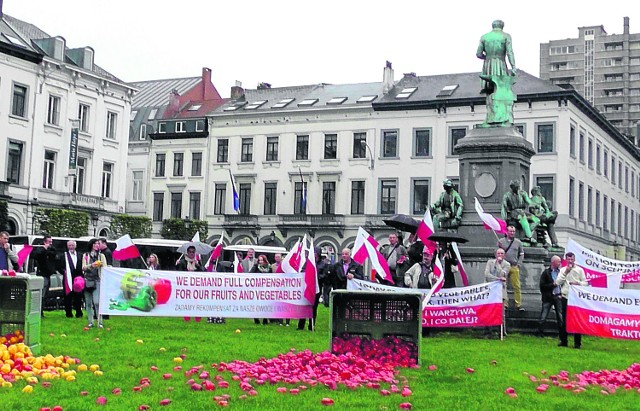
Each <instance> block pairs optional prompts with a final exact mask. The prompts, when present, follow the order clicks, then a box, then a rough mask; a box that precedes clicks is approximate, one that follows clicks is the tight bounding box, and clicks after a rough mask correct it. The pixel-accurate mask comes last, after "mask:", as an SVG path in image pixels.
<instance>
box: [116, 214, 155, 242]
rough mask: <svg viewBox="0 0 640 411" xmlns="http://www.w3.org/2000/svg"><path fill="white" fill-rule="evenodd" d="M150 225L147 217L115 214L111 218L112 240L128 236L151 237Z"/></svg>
mask: <svg viewBox="0 0 640 411" xmlns="http://www.w3.org/2000/svg"><path fill="white" fill-rule="evenodd" d="M151 231H152V223H151V219H150V218H149V217H145V216H132V215H128V214H116V215H114V216H113V217H111V235H112V236H113V238H118V237H122V236H123V235H125V234H129V236H131V238H149V237H151Z"/></svg>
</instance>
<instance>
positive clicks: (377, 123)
mask: <svg viewBox="0 0 640 411" xmlns="http://www.w3.org/2000/svg"><path fill="white" fill-rule="evenodd" d="M479 81H480V80H479V78H478V73H461V74H448V75H440V76H417V75H415V74H414V73H409V74H405V75H404V77H403V78H402V79H400V80H399V81H395V80H394V74H393V70H392V68H391V65H390V64H389V65H388V66H387V67H385V69H384V74H383V81H382V82H377V83H362V84H341V85H331V84H323V83H321V84H316V85H306V86H296V87H283V88H270V87H261V88H258V89H255V90H253V89H251V90H242V89H241V88H240V87H236V88H235V90H234V92H233V93H232V99H231V100H230V101H228V102H226V103H225V104H223V105H221V106H220V107H218V108H217V109H215V110H213V111H212V112H211V113H209V115H208V122H209V135H208V137H207V138H202V139H196V138H179V139H169V140H162V145H158V146H156V142H159V141H156V140H155V139H154V141H153V144H152V157H151V159H150V166H151V174H152V176H153V175H157V176H158V177H152V180H154V179H156V178H157V179H158V180H157V181H161V183H160V184H156V182H154V181H152V183H151V184H152V187H153V188H152V190H151V191H152V192H151V193H150V195H149V199H148V200H149V201H150V202H153V207H152V209H151V210H150V214H151V213H153V218H154V220H155V221H157V222H159V221H161V220H162V219H164V218H168V217H169V216H175V217H178V216H182V217H185V216H189V217H191V216H192V214H193V212H192V211H191V210H190V208H192V205H191V204H192V202H191V201H189V202H187V201H184V198H185V197H186V196H187V194H186V193H189V194H188V196H189V197H190V196H191V193H192V192H197V193H200V198H199V202H198V204H200V206H201V210H200V212H201V215H202V216H203V217H204V218H205V219H206V220H207V221H208V222H209V233H210V235H211V237H210V238H209V240H212V239H215V238H217V237H218V236H219V233H220V232H222V231H223V230H224V232H225V237H226V238H227V240H228V241H229V242H230V243H232V244H237V243H254V244H255V243H259V244H263V245H284V246H285V247H290V246H291V245H292V243H293V242H295V241H296V240H297V238H299V237H300V236H302V235H304V234H305V233H309V234H311V235H312V236H313V237H314V238H315V241H316V244H318V245H321V246H322V247H323V248H324V250H325V252H328V253H329V254H331V253H336V252H339V250H340V249H341V248H344V247H351V246H352V245H353V243H354V239H355V235H356V232H357V229H358V227H359V226H363V227H365V228H367V229H368V230H369V231H371V232H372V233H373V234H374V235H375V236H376V238H378V239H379V240H381V242H382V243H384V242H385V241H386V237H387V235H388V234H389V233H390V232H391V230H390V229H389V228H388V227H387V226H386V225H385V224H384V222H383V220H384V219H385V218H386V217H388V216H390V215H392V214H396V213H402V214H409V215H412V216H414V217H415V218H418V219H419V218H421V217H422V215H423V214H424V211H425V207H427V206H428V205H429V204H431V203H433V202H434V201H435V200H436V199H437V197H438V195H439V194H440V192H441V191H442V188H441V183H442V181H443V180H444V179H451V180H453V181H454V183H455V184H456V185H458V184H459V183H458V182H459V176H458V173H459V165H458V158H457V156H456V154H455V150H454V147H455V145H456V144H457V142H458V141H459V140H460V139H462V138H464V136H465V135H466V133H467V131H468V130H470V129H471V128H473V127H474V126H476V125H479V124H481V123H482V122H483V121H484V119H485V115H486V110H485V97H484V96H483V95H481V94H479V92H478V90H479V89H480V88H479ZM515 91H516V93H517V95H518V101H517V102H516V104H515V106H514V117H515V119H516V120H515V123H516V127H517V128H518V130H519V131H520V133H521V134H522V135H523V137H524V138H526V139H527V140H529V141H530V142H531V143H532V144H533V145H534V147H535V150H536V154H535V155H534V156H533V158H532V164H531V175H529V176H520V177H521V178H522V180H523V182H524V185H523V188H524V189H527V190H528V189H530V188H531V187H532V186H533V185H539V186H541V188H542V191H543V194H544V195H545V197H546V198H547V199H548V200H549V201H550V203H551V204H552V205H553V207H554V209H556V210H557V211H558V213H559V217H558V220H557V225H556V231H557V233H558V237H559V239H560V243H561V244H566V241H567V239H568V238H569V237H571V238H574V239H575V240H577V241H578V242H580V243H581V244H583V245H585V246H586V247H589V248H592V249H594V250H597V251H599V252H601V253H602V254H605V255H610V256H615V257H617V258H621V259H624V258H638V256H640V214H639V213H640V167H639V166H638V160H639V159H640V153H639V152H638V148H637V147H636V146H635V145H634V144H633V143H631V142H630V141H629V139H628V138H626V137H625V136H624V135H622V134H621V133H620V132H619V130H618V129H617V128H616V127H614V126H612V124H611V123H610V122H609V121H608V120H607V119H606V118H605V117H604V116H603V115H602V114H601V113H600V112H599V111H598V110H596V109H594V108H593V107H592V106H591V105H590V104H589V103H588V102H587V101H586V100H585V99H584V98H583V97H582V96H581V95H580V94H578V93H577V92H576V91H575V90H568V89H564V88H561V87H558V86H555V85H553V84H552V83H551V82H548V81H544V80H541V79H539V78H536V77H534V76H531V75H529V74H527V73H525V72H520V73H519V78H518V82H517V83H516V85H515ZM195 150H205V151H206V154H203V155H205V156H206V158H208V161H207V162H206V165H205V166H204V168H203V170H204V175H203V177H200V176H190V175H189V173H186V172H183V173H182V175H176V172H175V170H176V169H178V170H179V169H180V167H179V166H176V164H184V161H185V160H184V159H185V158H188V157H189V156H190V155H191V153H192V152H194V151H195ZM181 153H182V155H180V154H181ZM176 155H179V156H178V157H176ZM176 167H177V168H176ZM167 171H168V173H167ZM172 171H173V174H172V175H171V172H172ZM178 174H179V173H178ZM231 176H232V177H233V181H234V184H235V190H236V191H237V193H238V197H239V207H238V210H237V211H236V210H234V200H233V194H232V193H233V188H232V184H231ZM514 177H515V176H514ZM459 189H460V190H464V189H465V188H464V187H459ZM156 190H157V191H156ZM156 195H157V196H158V199H155V196H156ZM167 195H168V196H169V197H168V198H167ZM167 202H168V203H170V207H167V206H165V204H166V203H167ZM158 227H159V226H154V230H155V232H156V233H158V232H159V229H158Z"/></svg>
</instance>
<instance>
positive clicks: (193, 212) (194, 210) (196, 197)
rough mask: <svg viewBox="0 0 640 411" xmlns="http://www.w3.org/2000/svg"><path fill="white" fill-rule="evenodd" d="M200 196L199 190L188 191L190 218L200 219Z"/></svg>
mask: <svg viewBox="0 0 640 411" xmlns="http://www.w3.org/2000/svg"><path fill="white" fill-rule="evenodd" d="M200 196H201V193H200V192H197V193H189V217H191V219H192V220H199V219H200Z"/></svg>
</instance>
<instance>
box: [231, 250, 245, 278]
mask: <svg viewBox="0 0 640 411" xmlns="http://www.w3.org/2000/svg"><path fill="white" fill-rule="evenodd" d="M233 272H234V273H236V274H240V273H244V268H242V264H240V260H238V254H236V253H233Z"/></svg>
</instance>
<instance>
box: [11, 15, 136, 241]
mask: <svg viewBox="0 0 640 411" xmlns="http://www.w3.org/2000/svg"><path fill="white" fill-rule="evenodd" d="M0 53H2V60H1V61H0V77H1V79H0V80H1V81H0V124H2V127H0V130H1V131H0V152H3V153H5V154H4V156H5V157H4V158H5V159H6V162H5V163H4V166H3V167H2V168H0V180H1V181H3V182H4V183H3V184H2V185H3V186H4V190H2V191H3V192H4V196H5V198H6V199H8V205H9V225H10V227H9V229H10V231H11V232H12V233H14V234H30V233H33V232H34V231H35V229H36V227H35V225H36V224H35V218H34V215H36V210H37V209H38V208H42V207H44V208H59V207H62V208H68V209H74V210H80V211H85V212H87V213H88V214H89V215H90V217H91V224H92V225H93V227H91V228H90V230H89V231H90V232H89V233H87V234H102V235H104V234H106V233H108V229H109V221H110V216H111V215H112V214H114V213H122V212H124V206H125V172H124V170H125V165H126V161H127V134H128V124H129V114H130V110H131V98H132V96H133V93H134V91H135V89H134V88H133V87H131V86H129V85H127V84H126V83H124V82H123V81H121V80H119V79H118V78H117V77H115V76H114V75H113V74H111V73H109V72H108V71H106V70H105V69H103V68H101V67H100V66H98V65H97V64H95V62H94V57H95V51H94V50H93V49H92V48H91V47H79V48H69V47H68V46H67V42H66V40H65V38H63V37H61V36H50V35H48V34H47V33H45V32H44V31H42V30H41V29H39V28H38V27H35V26H34V25H32V24H29V23H27V22H24V21H21V20H19V19H16V18H13V17H11V16H8V15H6V14H5V15H2V18H1V20H0ZM91 224H90V225H91Z"/></svg>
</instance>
